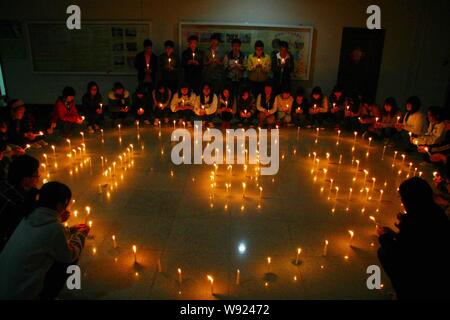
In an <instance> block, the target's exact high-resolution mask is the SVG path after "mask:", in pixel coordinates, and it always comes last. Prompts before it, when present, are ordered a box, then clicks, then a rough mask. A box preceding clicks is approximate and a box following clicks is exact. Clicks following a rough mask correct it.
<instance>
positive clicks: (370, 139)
mask: <svg viewBox="0 0 450 320" xmlns="http://www.w3.org/2000/svg"><path fill="white" fill-rule="evenodd" d="M371 143H372V137H369V148H370V144H371Z"/></svg>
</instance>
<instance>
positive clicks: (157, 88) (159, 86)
mask: <svg viewBox="0 0 450 320" xmlns="http://www.w3.org/2000/svg"><path fill="white" fill-rule="evenodd" d="M161 88H164V90H167V84H166V83H165V82H164V81H162V80H160V81H158V83H157V84H156V90H159V89H161Z"/></svg>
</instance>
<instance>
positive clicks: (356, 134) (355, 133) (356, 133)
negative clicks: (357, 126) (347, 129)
mask: <svg viewBox="0 0 450 320" xmlns="http://www.w3.org/2000/svg"><path fill="white" fill-rule="evenodd" d="M353 134H354V135H355V140H354V141H353V142H354V143H356V137H357V136H358V132H357V131H355V132H353Z"/></svg>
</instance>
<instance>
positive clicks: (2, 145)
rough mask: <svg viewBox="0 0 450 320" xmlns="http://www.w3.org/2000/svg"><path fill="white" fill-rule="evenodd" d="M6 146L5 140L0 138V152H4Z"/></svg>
mask: <svg viewBox="0 0 450 320" xmlns="http://www.w3.org/2000/svg"><path fill="white" fill-rule="evenodd" d="M7 146H8V144H7V143H6V141H5V140H3V139H1V140H0V152H5V151H6V147H7Z"/></svg>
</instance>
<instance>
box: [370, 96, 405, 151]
mask: <svg viewBox="0 0 450 320" xmlns="http://www.w3.org/2000/svg"><path fill="white" fill-rule="evenodd" d="M397 119H401V112H400V111H399V110H398V107H397V101H395V98H393V97H389V98H386V99H385V100H384V103H383V109H382V110H381V118H378V119H377V118H375V120H376V122H375V124H374V130H373V133H374V137H375V138H378V139H384V140H385V144H388V143H389V142H390V139H391V138H392V137H393V136H394V134H395V132H396V130H395V124H396V123H397V121H398V120H397Z"/></svg>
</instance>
